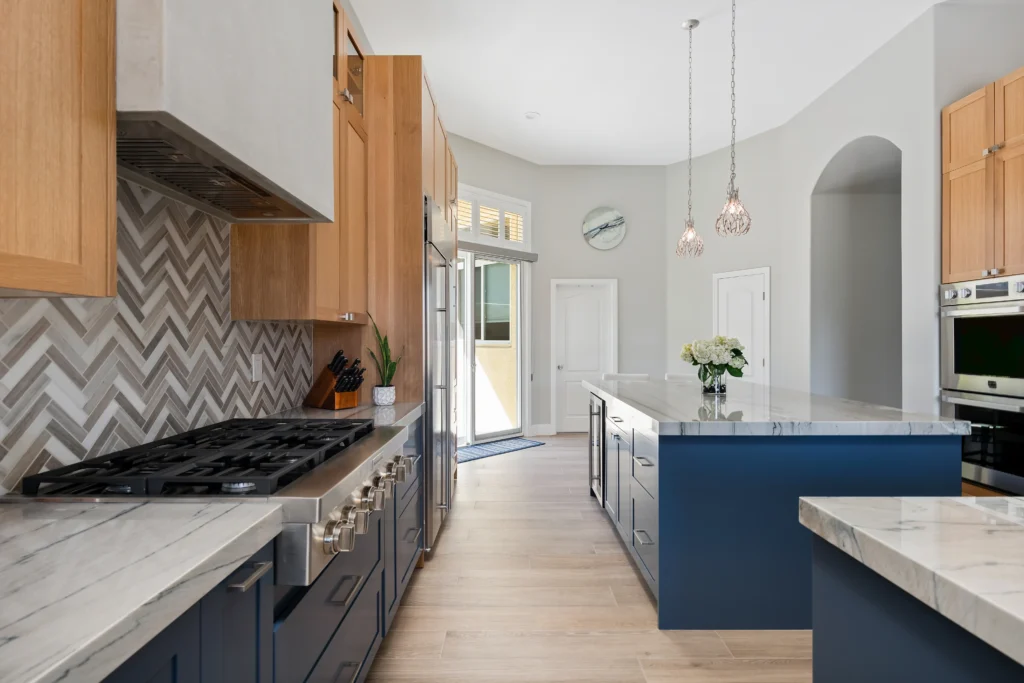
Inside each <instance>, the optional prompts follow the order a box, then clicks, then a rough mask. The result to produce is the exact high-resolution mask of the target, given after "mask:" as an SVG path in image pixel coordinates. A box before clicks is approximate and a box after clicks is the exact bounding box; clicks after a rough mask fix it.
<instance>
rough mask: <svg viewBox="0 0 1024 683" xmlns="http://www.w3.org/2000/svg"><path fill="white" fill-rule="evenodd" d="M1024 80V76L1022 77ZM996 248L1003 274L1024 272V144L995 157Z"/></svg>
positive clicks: (998, 262)
mask: <svg viewBox="0 0 1024 683" xmlns="http://www.w3.org/2000/svg"><path fill="white" fill-rule="evenodd" d="M1021 82H1022V83H1024V79H1022V80H1021ZM994 175H995V251H996V260H995V264H996V267H997V268H999V269H1000V272H999V274H1000V275H1021V274H1024V145H1016V146H1014V147H1009V148H1006V149H1003V150H1001V151H1000V152H999V153H998V154H997V155H996V158H995V173H994Z"/></svg>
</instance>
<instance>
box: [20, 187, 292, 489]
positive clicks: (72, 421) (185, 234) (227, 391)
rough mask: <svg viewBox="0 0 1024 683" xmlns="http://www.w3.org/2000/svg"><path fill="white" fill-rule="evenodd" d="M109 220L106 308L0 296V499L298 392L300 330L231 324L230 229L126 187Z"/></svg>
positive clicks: (101, 303)
mask: <svg viewBox="0 0 1024 683" xmlns="http://www.w3.org/2000/svg"><path fill="white" fill-rule="evenodd" d="M117 218H118V233H117V245H118V263H117V266H118V268H117V270H118V295H117V296H116V297H115V298H113V299H0V492H2V491H7V490H12V489H14V488H16V487H17V486H18V484H19V482H20V481H21V479H22V477H24V476H25V475H26V474H32V473H34V472H38V471H40V470H41V469H48V468H52V467H58V466H60V465H63V464H67V463H70V462H74V461H76V460H80V459H82V458H90V457H95V456H97V455H102V454H104V453H109V452H111V451H114V450H118V449H120V448H125V447H128V446H132V445H135V444H138V443H142V442H145V441H149V440H152V439H157V438H161V437H164V436H168V435H171V434H175V433H178V432H181V431H185V430H187V429H192V428H195V427H199V426H202V425H205V424H209V423H211V422H217V421H220V420H224V419H227V418H231V417H249V416H259V415H265V414H269V413H274V412H278V411H281V410H284V409H286V408H290V407H292V406H295V405H298V404H299V403H300V402H301V401H302V397H303V396H304V395H305V393H306V391H307V390H308V389H309V384H310V381H311V378H310V374H311V365H312V329H311V328H310V326H308V325H284V324H272V323H232V322H231V314H230V258H229V253H228V249H229V246H230V243H231V240H230V226H228V224H226V223H224V222H222V221H220V220H218V219H216V218H213V217H211V216H209V215H207V214H204V213H202V212H201V211H198V210H196V209H193V208H191V207H188V206H186V205H184V204H181V203H179V202H176V201H174V200H171V199H168V198H167V197H164V196H162V195H160V194H158V193H155V192H152V191H150V190H147V189H145V188H143V187H140V186H138V185H135V184H132V183H128V182H126V181H120V183H119V185H118V211H117ZM252 353H262V354H263V355H264V364H263V381H262V382H260V383H257V384H253V383H252V382H250V381H249V364H250V360H249V356H250V354H252Z"/></svg>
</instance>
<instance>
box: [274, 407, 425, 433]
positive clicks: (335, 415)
mask: <svg viewBox="0 0 1024 683" xmlns="http://www.w3.org/2000/svg"><path fill="white" fill-rule="evenodd" d="M422 415H423V402H422V401H420V402H419V403H416V402H412V401H409V402H406V403H396V404H395V405H393V406H373V405H369V406H358V407H356V408H348V409H347V410H322V409H320V408H307V407H306V406H299V407H298V408H292V409H291V410H286V411H284V412H282V413H278V414H276V415H274V416H273V417H280V418H286V419H303V420H373V424H374V426H375V427H408V426H409V425H411V424H412V423H413V422H415V421H416V420H417V419H418V418H419V417H421V416H422Z"/></svg>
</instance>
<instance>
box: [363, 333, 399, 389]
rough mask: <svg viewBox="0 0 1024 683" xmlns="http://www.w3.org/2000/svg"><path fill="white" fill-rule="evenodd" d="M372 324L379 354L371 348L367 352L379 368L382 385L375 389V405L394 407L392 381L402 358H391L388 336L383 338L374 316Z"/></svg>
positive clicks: (378, 374)
mask: <svg viewBox="0 0 1024 683" xmlns="http://www.w3.org/2000/svg"><path fill="white" fill-rule="evenodd" d="M370 322H371V323H373V336H374V337H375V338H376V340H377V352H376V353H374V352H373V349H371V348H367V349H366V350H367V351H369V352H370V358H372V359H373V364H374V365H376V366H377V376H378V377H380V384H378V385H377V386H375V387H374V388H373V404H374V405H378V406H390V405H394V404H395V385H394V384H392V383H391V380H393V379H394V378H395V371H396V370H398V363H399V361H401V360H402V357H401V356H399V357H398V358H392V357H391V345H390V344H389V343H388V337H387V335H384V336H381V334H380V329H379V328H378V327H377V321H375V320H374V319H373V316H372V315H371V316H370Z"/></svg>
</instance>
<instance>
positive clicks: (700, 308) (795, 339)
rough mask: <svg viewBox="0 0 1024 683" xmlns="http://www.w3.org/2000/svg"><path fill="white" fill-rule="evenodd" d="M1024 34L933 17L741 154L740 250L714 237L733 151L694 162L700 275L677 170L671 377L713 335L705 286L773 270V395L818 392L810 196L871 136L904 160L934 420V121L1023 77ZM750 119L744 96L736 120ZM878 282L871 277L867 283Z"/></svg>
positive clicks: (927, 394) (914, 396) (910, 400)
mask: <svg viewBox="0 0 1024 683" xmlns="http://www.w3.org/2000/svg"><path fill="white" fill-rule="evenodd" d="M1022 23H1024V7H1019V6H1018V7H1011V6H998V7H990V6H983V5H963V6H961V5H950V4H944V5H940V6H937V7H935V8H933V9H931V10H929V11H928V12H926V13H925V14H924V15H922V16H921V17H920V18H919V19H918V20H917V21H915V22H914V23H913V24H911V25H910V26H908V27H907V28H906V29H905V30H903V31H902V32H901V33H900V34H899V35H897V36H896V37H895V38H893V39H892V40H891V41H890V42H889V43H887V44H886V45H885V46H883V47H882V48H881V49H879V50H878V51H877V52H876V53H874V54H873V55H871V56H870V57H869V58H868V59H867V60H865V61H864V62H863V63H862V64H860V65H859V66H858V67H857V68H855V69H854V70H853V71H852V72H850V73H849V74H847V75H846V76H845V77H844V78H843V79H842V80H840V81H839V82H838V83H837V84H836V85H835V86H833V87H832V88H830V89H829V90H828V91H827V92H825V93H824V94H823V95H822V96H821V97H820V98H818V99H817V100H816V101H815V102H813V103H812V104H811V105H810V106H808V107H807V108H806V109H804V110H803V111H802V112H800V113H799V114H797V115H796V116H795V117H794V118H793V119H792V120H791V121H789V122H788V123H786V124H785V125H783V126H781V127H780V128H777V129H775V130H772V131H769V132H767V133H764V134H762V135H759V136H757V137H754V138H751V139H749V140H746V141H744V142H742V143H740V145H739V148H738V152H737V154H738V164H739V168H738V179H737V182H738V185H739V187H740V189H741V197H742V198H743V200H744V203H745V204H746V205H747V207H748V209H749V210H750V212H751V215H752V217H753V221H754V224H753V230H752V231H751V233H750V234H749V235H747V236H745V237H742V238H732V239H729V240H726V239H723V238H719V237H717V236H716V235H715V234H714V219H715V216H716V215H717V213H718V211H719V210H720V209H721V205H722V202H723V200H724V192H725V185H726V181H727V179H728V159H729V153H728V150H721V151H718V152H715V153H713V154H709V155H706V156H704V157H700V158H698V159H696V160H695V161H694V214H695V219H696V221H697V229H698V231H699V232H700V233H701V234H702V235H703V236H704V239H705V244H706V247H705V252H704V256H703V257H702V258H701V259H698V260H696V261H692V262H686V261H680V260H678V259H677V258H676V257H675V255H674V254H670V251H669V247H670V246H671V245H674V244H675V241H676V240H677V239H678V236H679V230H680V226H681V225H682V223H683V220H684V218H685V215H686V203H685V198H686V194H685V193H686V165H685V163H680V164H676V165H674V166H670V167H669V168H668V192H667V207H666V215H667V218H668V223H667V226H668V227H667V234H666V237H665V249H664V253H665V254H666V256H665V257H664V258H665V261H666V264H667V285H668V291H669V292H672V293H676V294H673V295H671V296H669V298H668V300H667V301H666V318H667V326H666V335H667V338H666V347H667V349H668V366H669V371H670V372H680V371H683V370H684V367H683V365H682V362H681V361H680V360H679V359H678V355H677V353H678V352H677V351H676V349H677V347H678V346H679V345H680V344H681V343H682V342H683V341H685V340H689V339H693V338H694V337H699V336H705V335H708V334H710V332H711V274H712V273H715V272H721V271H729V270H737V269H741V268H753V267H757V266H771V268H772V298H773V301H772V330H771V336H772V343H771V347H772V382H773V384H778V385H781V386H787V387H793V388H796V389H802V390H809V389H810V387H811V382H810V357H811V349H810V336H811V335H810V311H811V302H810V271H811V269H810V254H811V248H810V247H811V245H810V221H811V206H810V204H811V201H810V198H811V193H812V191H813V189H814V186H815V183H816V182H817V179H818V177H819V175H820V174H821V171H822V169H823V168H824V167H825V166H826V164H827V163H828V161H829V160H830V159H831V158H832V157H833V156H834V155H835V154H836V152H837V151H839V150H840V149H841V148H842V147H844V146H845V145H846V144H847V143H849V142H850V141H852V140H855V139H857V138H859V137H863V136H867V135H874V136H879V137H882V138H885V139H887V140H890V141H891V142H893V143H894V144H895V145H896V146H897V147H899V148H900V149H901V150H902V152H903V172H902V187H903V202H902V209H901V213H902V221H901V222H902V226H903V228H902V238H901V239H902V254H903V256H902V314H903V323H902V393H903V407H904V408H906V409H908V410H920V411H926V412H936V410H937V406H938V404H937V396H938V367H939V360H938V345H939V341H938V337H939V331H938V316H937V308H938V307H937V300H936V292H937V285H938V283H939V265H940V241H941V240H940V226H941V211H940V199H941V194H940V169H941V164H940V161H941V154H940V143H939V140H940V138H939V134H940V127H939V112H940V109H941V107H942V106H944V105H946V104H948V103H949V102H951V101H953V100H954V99H956V98H957V97H959V96H961V95H962V94H965V93H967V92H970V91H971V90H974V89H976V88H978V87H981V86H982V85H984V84H985V83H986V82H989V81H992V80H994V79H995V78H997V77H998V76H999V75H1001V74H1005V73H1007V72H1009V71H1011V70H1013V69H1014V68H1017V67H1019V66H1021V65H1022V64H1024V40H1020V36H1019V27H1020V26H1021V24H1022ZM744 106H745V105H744V104H743V100H742V93H741V99H740V105H739V112H738V114H739V116H740V117H742V116H743V109H744ZM746 106H751V105H750V104H748V105H746ZM873 273H874V269H873V267H872V266H871V264H870V263H869V264H866V266H865V268H864V272H863V275H864V277H865V278H870V277H872V275H873ZM681 301H685V304H686V305H681Z"/></svg>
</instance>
